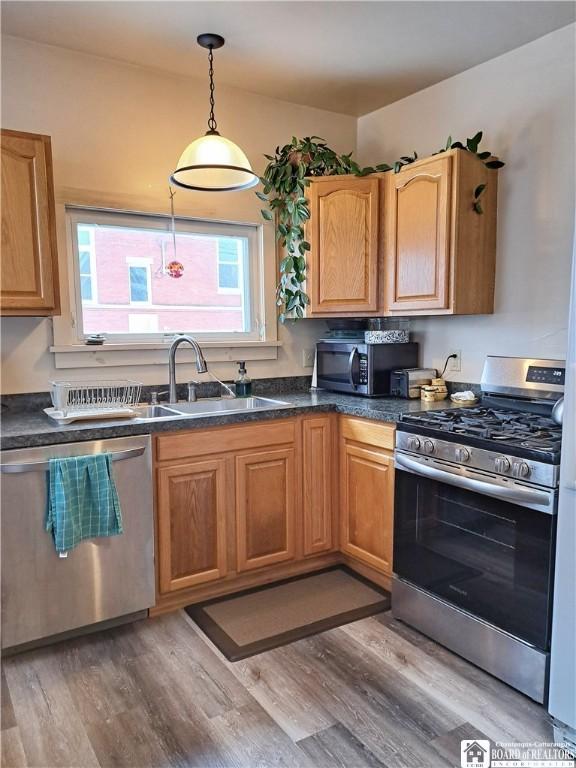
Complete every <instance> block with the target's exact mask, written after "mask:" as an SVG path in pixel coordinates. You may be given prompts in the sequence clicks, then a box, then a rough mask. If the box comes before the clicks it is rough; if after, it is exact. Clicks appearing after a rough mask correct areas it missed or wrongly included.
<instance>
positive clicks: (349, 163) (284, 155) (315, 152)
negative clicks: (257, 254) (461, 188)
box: [256, 131, 504, 322]
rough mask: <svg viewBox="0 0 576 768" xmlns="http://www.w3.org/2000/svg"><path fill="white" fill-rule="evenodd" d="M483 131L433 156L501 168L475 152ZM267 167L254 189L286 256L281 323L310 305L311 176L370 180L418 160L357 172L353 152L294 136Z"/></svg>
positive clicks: (476, 203)
mask: <svg viewBox="0 0 576 768" xmlns="http://www.w3.org/2000/svg"><path fill="white" fill-rule="evenodd" d="M481 140H482V131H479V132H478V133H477V134H476V135H475V136H474V137H473V138H471V139H466V144H463V143H462V142H460V141H455V142H453V141H452V137H448V141H447V142H446V146H445V147H443V148H442V149H439V150H438V151H437V152H434V154H435V155H437V154H440V153H441V152H446V151H447V150H449V149H462V150H464V151H466V152H471V153H473V154H475V155H476V156H477V157H478V158H479V159H480V160H482V162H483V163H484V164H485V165H486V167H487V168H491V169H496V168H501V167H502V166H503V165H504V163H503V162H502V161H501V160H496V159H493V155H492V153H491V152H488V151H484V152H479V151H478V150H479V147H480V142H481ZM264 157H266V159H267V160H268V165H267V166H266V168H265V170H264V174H263V176H262V177H261V179H260V181H261V182H262V185H263V189H262V191H257V192H256V195H257V196H258V198H259V199H260V200H261V201H262V202H264V203H266V204H267V206H268V207H267V208H263V209H262V211H261V213H262V216H263V218H264V219H266V221H272V222H274V224H275V228H276V239H277V240H278V241H279V244H280V246H281V247H282V249H283V250H284V251H285V253H286V255H285V256H284V258H283V259H282V260H281V262H280V280H279V283H278V287H277V289H276V304H277V306H278V307H279V308H280V321H281V322H284V321H285V320H287V319H288V318H291V319H298V318H302V317H304V313H305V310H306V306H307V305H308V304H309V303H310V299H309V298H308V295H307V294H306V292H305V291H304V283H305V281H306V252H307V251H309V250H310V243H309V242H308V241H307V240H306V237H305V231H304V225H305V223H306V221H308V219H309V218H310V207H309V204H308V200H307V198H306V187H307V186H308V185H309V183H310V181H309V180H310V178H314V177H318V176H339V175H344V174H354V175H356V176H368V175H370V174H372V173H383V172H386V171H394V173H398V172H399V171H400V170H401V168H402V167H404V166H405V165H409V164H410V163H413V162H414V161H415V160H417V159H418V154H417V153H416V152H414V154H413V155H404V156H402V157H400V158H399V159H398V160H396V161H394V163H393V164H392V165H389V164H388V163H380V164H378V165H375V166H366V167H364V168H361V167H360V166H359V165H358V163H356V161H355V160H353V159H352V153H351V152H350V153H349V154H343V155H340V154H338V153H337V152H335V151H334V150H333V149H331V148H330V147H329V146H328V144H327V143H326V141H325V140H324V139H321V138H320V137H319V136H309V137H306V138H303V139H298V138H297V137H296V136H293V137H292V141H291V142H290V143H289V144H285V145H284V146H283V147H276V151H275V153H274V155H264ZM485 188H486V185H484V184H481V185H479V186H478V187H476V189H475V191H474V200H473V206H472V207H473V209H474V211H475V212H476V213H478V214H481V213H482V212H483V211H482V205H481V203H480V198H481V196H482V194H483V193H484V191H485Z"/></svg>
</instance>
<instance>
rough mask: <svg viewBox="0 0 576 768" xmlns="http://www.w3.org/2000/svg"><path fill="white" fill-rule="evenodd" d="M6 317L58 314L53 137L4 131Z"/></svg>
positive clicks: (2, 302) (2, 301)
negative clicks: (51, 138) (51, 144)
mask: <svg viewBox="0 0 576 768" xmlns="http://www.w3.org/2000/svg"><path fill="white" fill-rule="evenodd" d="M1 155H2V259H1V287H2V289H1V293H0V309H1V311H2V313H3V314H6V315H9V314H16V315H18V314H20V315H26V314H27V315H47V314H54V313H55V312H57V311H58V262H57V255H56V229H55V218H54V216H55V214H54V193H53V182H52V160H51V153H50V139H49V137H48V136H37V135H35V134H26V133H18V132H16V131H2V152H1Z"/></svg>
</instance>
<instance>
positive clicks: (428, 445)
mask: <svg viewBox="0 0 576 768" xmlns="http://www.w3.org/2000/svg"><path fill="white" fill-rule="evenodd" d="M424 450H425V451H426V453H434V451H435V450H436V446H435V445H434V443H433V442H432V440H424Z"/></svg>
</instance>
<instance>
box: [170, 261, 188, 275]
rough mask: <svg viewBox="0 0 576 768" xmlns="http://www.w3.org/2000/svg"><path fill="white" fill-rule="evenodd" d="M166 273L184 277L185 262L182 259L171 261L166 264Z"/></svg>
mask: <svg viewBox="0 0 576 768" xmlns="http://www.w3.org/2000/svg"><path fill="white" fill-rule="evenodd" d="M166 274H167V275H168V276H169V277H182V275H183V274H184V264H182V263H181V262H180V261H171V262H170V263H169V264H167V265H166Z"/></svg>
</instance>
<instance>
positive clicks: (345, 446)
mask: <svg viewBox="0 0 576 768" xmlns="http://www.w3.org/2000/svg"><path fill="white" fill-rule="evenodd" d="M341 462H342V463H341V478H340V479H341V510H340V514H341V548H342V551H343V552H345V553H346V554H348V555H350V556H351V557H354V558H357V559H358V560H361V561H363V562H365V563H367V564H368V565H371V566H372V567H373V568H377V569H378V570H379V571H381V572H382V573H385V574H387V575H390V574H391V573H392V536H393V521H394V459H393V456H392V454H388V453H386V452H385V451H382V450H380V449H378V448H364V447H362V446H360V445H357V444H351V443H348V442H347V441H343V443H342V454H341Z"/></svg>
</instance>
